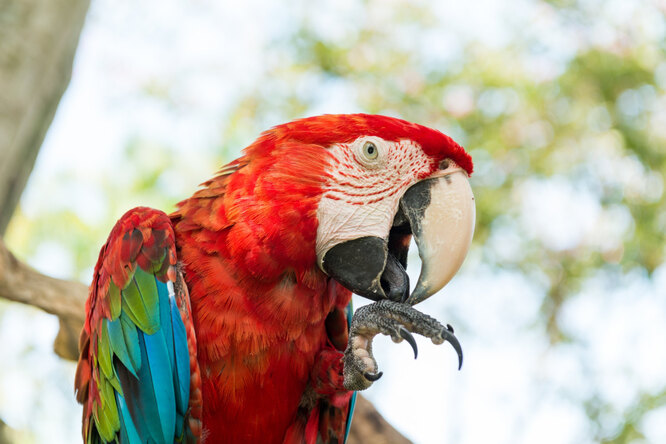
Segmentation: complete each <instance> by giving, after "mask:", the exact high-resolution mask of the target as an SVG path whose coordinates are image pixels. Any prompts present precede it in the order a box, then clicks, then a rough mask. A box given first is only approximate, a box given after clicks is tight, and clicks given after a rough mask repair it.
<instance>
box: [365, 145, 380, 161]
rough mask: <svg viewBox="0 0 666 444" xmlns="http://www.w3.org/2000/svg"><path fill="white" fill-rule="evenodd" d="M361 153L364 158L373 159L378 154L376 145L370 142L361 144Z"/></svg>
mask: <svg viewBox="0 0 666 444" xmlns="http://www.w3.org/2000/svg"><path fill="white" fill-rule="evenodd" d="M363 155H364V156H365V157H366V159H369V160H375V159H376V158H377V156H379V150H378V149H377V145H375V144H374V143H372V142H365V143H364V144H363Z"/></svg>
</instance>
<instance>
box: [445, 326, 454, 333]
mask: <svg viewBox="0 0 666 444" xmlns="http://www.w3.org/2000/svg"><path fill="white" fill-rule="evenodd" d="M446 329H447V330H448V331H450V332H451V333H455V332H454V331H453V327H451V324H446Z"/></svg>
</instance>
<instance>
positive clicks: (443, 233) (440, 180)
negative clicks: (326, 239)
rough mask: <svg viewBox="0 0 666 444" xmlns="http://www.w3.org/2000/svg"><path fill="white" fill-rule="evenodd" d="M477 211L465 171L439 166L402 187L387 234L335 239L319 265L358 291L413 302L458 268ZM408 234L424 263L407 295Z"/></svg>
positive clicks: (433, 290)
mask: <svg viewBox="0 0 666 444" xmlns="http://www.w3.org/2000/svg"><path fill="white" fill-rule="evenodd" d="M475 217H476V211H475V206H474V195H473V194H472V189H471V187H470V185H469V181H468V179H467V173H466V172H465V171H463V170H462V169H459V168H455V169H449V170H446V171H442V172H440V174H439V175H436V176H434V177H433V176H431V177H429V178H428V179H425V180H422V181H420V182H417V183H416V184H414V185H412V186H411V187H410V188H409V189H408V190H407V191H406V192H405V194H404V195H403V197H402V198H401V199H400V207H399V209H398V212H397V214H396V216H395V218H394V221H393V227H392V228H391V231H390V233H389V234H388V239H381V238H379V237H374V236H366V237H361V238H357V239H352V240H349V241H346V242H342V243H340V244H337V245H335V246H333V247H332V248H331V249H330V250H328V251H327V252H326V254H325V255H324V258H323V261H322V268H323V270H324V271H325V272H326V273H327V274H328V275H329V276H331V277H332V278H334V279H336V280H337V281H338V282H340V283H341V284H342V285H344V286H345V287H347V288H348V289H350V290H351V291H353V292H354V293H356V294H358V295H361V296H365V297H367V298H369V299H373V300H380V299H391V300H393V301H399V302H407V303H409V304H411V305H415V304H417V303H419V302H421V301H423V300H424V299H426V298H428V297H430V296H432V295H433V294H435V293H436V292H437V291H439V290H440V289H441V288H442V287H444V285H446V284H447V283H448V282H449V281H450V280H451V278H452V277H453V276H454V275H455V274H456V272H457V271H458V269H459V268H460V266H461V265H462V263H463V260H464V259H465V256H466V255H467V251H468V250H469V246H470V244H471V242H472V235H473V234H474V222H475ZM411 235H413V236H414V239H415V241H416V245H417V246H418V249H419V256H420V257H421V262H422V268H421V275H420V276H419V280H418V282H417V283H416V287H415V288H414V291H413V292H412V294H411V295H410V294H409V277H408V276H407V272H406V271H405V268H406V267H407V251H408V248H409V242H410V239H411Z"/></svg>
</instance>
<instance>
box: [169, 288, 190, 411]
mask: <svg viewBox="0 0 666 444" xmlns="http://www.w3.org/2000/svg"><path fill="white" fill-rule="evenodd" d="M168 288H169V302H170V305H171V323H172V325H173V343H174V344H173V346H174V355H175V357H176V366H175V371H174V372H173V377H174V386H175V388H176V405H177V407H178V412H179V413H181V414H183V415H184V414H185V412H186V411H187V407H188V404H189V401H190V378H191V375H190V352H189V349H188V347H187V332H186V331H185V324H183V319H182V318H181V317H180V310H179V309H178V306H177V305H176V298H175V295H174V293H173V284H171V282H169V284H168Z"/></svg>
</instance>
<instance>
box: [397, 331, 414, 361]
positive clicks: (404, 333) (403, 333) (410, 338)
mask: <svg viewBox="0 0 666 444" xmlns="http://www.w3.org/2000/svg"><path fill="white" fill-rule="evenodd" d="M398 333H400V336H402V339H404V340H405V341H407V342H409V345H411V346H412V350H414V359H416V357H417V356H418V355H419V349H418V347H417V346H416V340H415V339H414V336H412V334H411V333H410V332H409V330H407V329H406V328H405V327H403V326H402V325H401V326H400V329H399V330H398Z"/></svg>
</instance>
